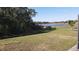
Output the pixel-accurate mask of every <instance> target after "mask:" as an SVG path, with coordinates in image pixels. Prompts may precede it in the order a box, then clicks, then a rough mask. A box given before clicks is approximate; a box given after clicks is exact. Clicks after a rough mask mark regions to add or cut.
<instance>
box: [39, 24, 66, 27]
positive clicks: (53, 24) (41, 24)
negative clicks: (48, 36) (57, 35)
mask: <svg viewBox="0 0 79 59" xmlns="http://www.w3.org/2000/svg"><path fill="white" fill-rule="evenodd" d="M39 25H40V26H53V27H55V26H66V25H67V24H39Z"/></svg>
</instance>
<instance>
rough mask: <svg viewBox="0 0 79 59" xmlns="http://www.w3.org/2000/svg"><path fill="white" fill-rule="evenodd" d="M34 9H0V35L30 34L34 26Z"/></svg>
mask: <svg viewBox="0 0 79 59" xmlns="http://www.w3.org/2000/svg"><path fill="white" fill-rule="evenodd" d="M35 15H36V12H35V10H34V9H30V8H28V7H0V26H1V27H0V30H1V31H0V33H2V34H13V35H15V34H22V33H26V34H28V33H29V32H32V31H33V29H34V28H35V27H34V26H35V24H34V23H33V21H32V17H33V16H35Z"/></svg>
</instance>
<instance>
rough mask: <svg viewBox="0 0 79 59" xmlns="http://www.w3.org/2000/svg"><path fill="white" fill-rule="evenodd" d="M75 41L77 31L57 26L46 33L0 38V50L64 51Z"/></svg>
mask: <svg viewBox="0 0 79 59" xmlns="http://www.w3.org/2000/svg"><path fill="white" fill-rule="evenodd" d="M76 43H77V31H73V30H72V29H70V28H63V27H61V28H57V29H56V30H53V31H50V32H48V33H41V34H34V35H28V36H21V37H15V38H8V39H2V40H0V50H1V51H2V50H3V51H62V50H63V51H64V50H68V49H70V48H71V47H73V46H74V45H75V44H76Z"/></svg>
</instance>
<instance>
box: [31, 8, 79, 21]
mask: <svg viewBox="0 0 79 59" xmlns="http://www.w3.org/2000/svg"><path fill="white" fill-rule="evenodd" d="M32 9H35V11H36V12H37V14H36V16H35V17H33V21H40V22H58V21H67V20H76V19H77V18H78V14H79V7H32Z"/></svg>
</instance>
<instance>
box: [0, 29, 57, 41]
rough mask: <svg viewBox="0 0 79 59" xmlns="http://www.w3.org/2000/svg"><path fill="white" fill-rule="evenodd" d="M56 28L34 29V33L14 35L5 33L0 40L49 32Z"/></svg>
mask: <svg viewBox="0 0 79 59" xmlns="http://www.w3.org/2000/svg"><path fill="white" fill-rule="evenodd" d="M54 30H56V28H48V29H43V30H37V31H33V32H32V33H28V34H27V33H23V34H20V35H14V34H9V35H7V34H6V35H5V36H1V37H0V40H3V39H7V38H14V37H21V36H29V35H35V34H42V33H48V32H50V31H54Z"/></svg>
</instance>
